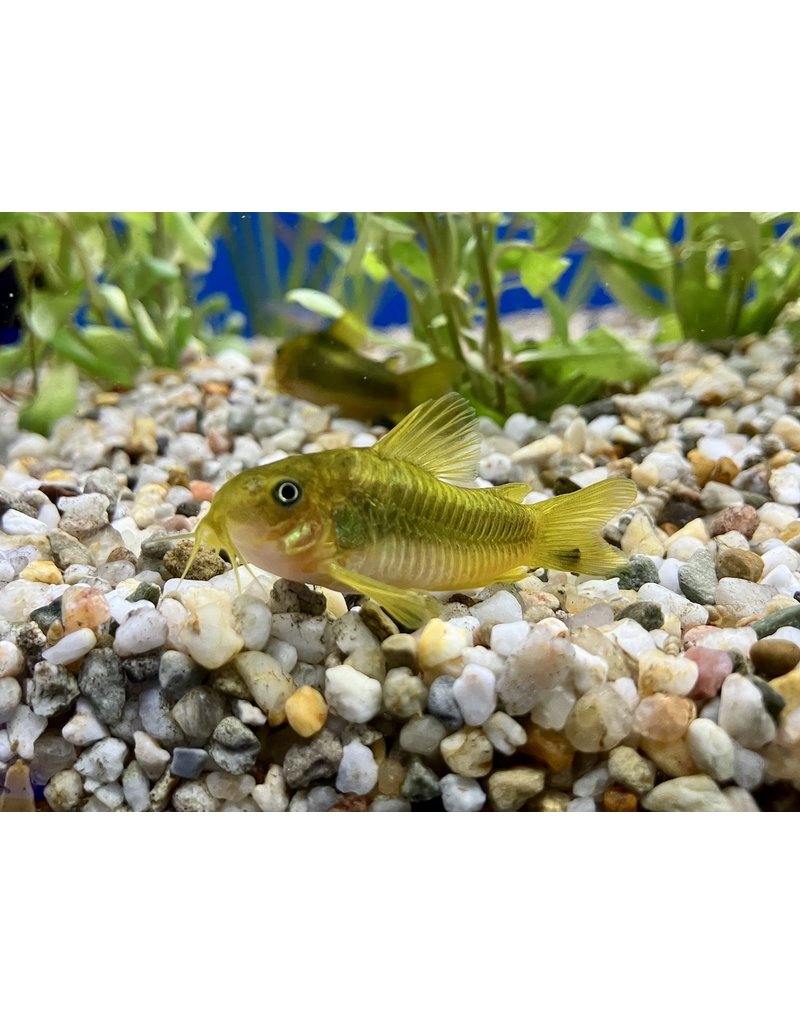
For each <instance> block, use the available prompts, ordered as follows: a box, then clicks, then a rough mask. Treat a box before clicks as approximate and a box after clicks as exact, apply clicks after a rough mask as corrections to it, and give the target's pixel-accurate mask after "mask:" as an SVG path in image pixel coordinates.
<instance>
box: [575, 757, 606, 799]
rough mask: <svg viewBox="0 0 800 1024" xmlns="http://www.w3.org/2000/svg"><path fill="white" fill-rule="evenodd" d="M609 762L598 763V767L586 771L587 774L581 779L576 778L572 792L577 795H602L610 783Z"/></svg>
mask: <svg viewBox="0 0 800 1024" xmlns="http://www.w3.org/2000/svg"><path fill="white" fill-rule="evenodd" d="M608 779H609V774H608V764H601V765H598V766H597V768H592V770H591V771H588V772H586V774H585V775H581V777H580V778H579V779H576V780H575V782H574V784H573V786H572V792H573V793H574V794H575V796H577V797H592V798H594V797H597V796H602V794H603V791H604V790H605V788H606V786H607V785H608Z"/></svg>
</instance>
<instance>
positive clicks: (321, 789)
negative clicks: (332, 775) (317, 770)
mask: <svg viewBox="0 0 800 1024" xmlns="http://www.w3.org/2000/svg"><path fill="white" fill-rule="evenodd" d="M341 799H342V794H341V793H337V792H336V790H335V789H334V788H333V786H313V787H312V788H311V789H309V791H308V809H309V811H329V810H330V809H331V807H333V806H334V805H335V804H338V803H339V801H340V800H341Z"/></svg>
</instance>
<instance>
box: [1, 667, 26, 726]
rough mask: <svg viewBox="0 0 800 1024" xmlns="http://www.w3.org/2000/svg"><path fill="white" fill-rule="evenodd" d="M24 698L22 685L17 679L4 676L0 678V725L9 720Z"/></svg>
mask: <svg viewBox="0 0 800 1024" xmlns="http://www.w3.org/2000/svg"><path fill="white" fill-rule="evenodd" d="M21 699H22V687H21V686H20V685H19V683H18V682H17V680H16V679H13V678H12V677H11V676H4V677H3V678H1V679H0V725H3V724H4V723H5V722H7V721H8V720H9V718H10V717H11V715H12V714H13V713H14V711H15V710H16V708H17V707H18V706H19V702H20V700H21Z"/></svg>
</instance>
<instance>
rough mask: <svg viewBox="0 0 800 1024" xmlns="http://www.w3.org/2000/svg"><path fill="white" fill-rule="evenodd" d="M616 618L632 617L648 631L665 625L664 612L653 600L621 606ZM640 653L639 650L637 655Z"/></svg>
mask: <svg viewBox="0 0 800 1024" xmlns="http://www.w3.org/2000/svg"><path fill="white" fill-rule="evenodd" d="M614 618H615V619H618V620H619V619H632V620H633V621H634V622H636V623H638V624H639V625H640V626H641V627H642V629H643V630H645V631H646V632H648V633H649V631H650V630H651V629H661V627H662V626H663V625H664V612H663V611H662V609H661V608H660V607H659V606H658V605H657V604H654V603H653V602H652V601H636V602H634V603H633V604H629V605H628V606H627V607H626V608H621V609H620V610H619V611H618V612H617V613H616V614H615V615H614ZM620 646H622V645H620ZM626 649H627V648H625V647H624V646H623V650H626ZM629 653H632V652H629ZM639 653H640V652H637V653H636V655H635V657H638V656H639Z"/></svg>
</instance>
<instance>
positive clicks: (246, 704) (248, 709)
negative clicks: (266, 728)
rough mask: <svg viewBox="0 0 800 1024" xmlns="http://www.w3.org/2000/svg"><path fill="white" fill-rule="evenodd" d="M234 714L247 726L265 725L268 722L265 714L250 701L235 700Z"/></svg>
mask: <svg viewBox="0 0 800 1024" xmlns="http://www.w3.org/2000/svg"><path fill="white" fill-rule="evenodd" d="M233 713H234V715H236V717H237V718H238V719H239V721H240V722H243V723H244V724H245V725H255V726H259V725H265V724H266V721H267V716H266V715H265V714H264V712H263V711H262V710H261V709H260V708H257V707H256V706H255V704H251V703H250V701H248V700H234V701H233Z"/></svg>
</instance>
